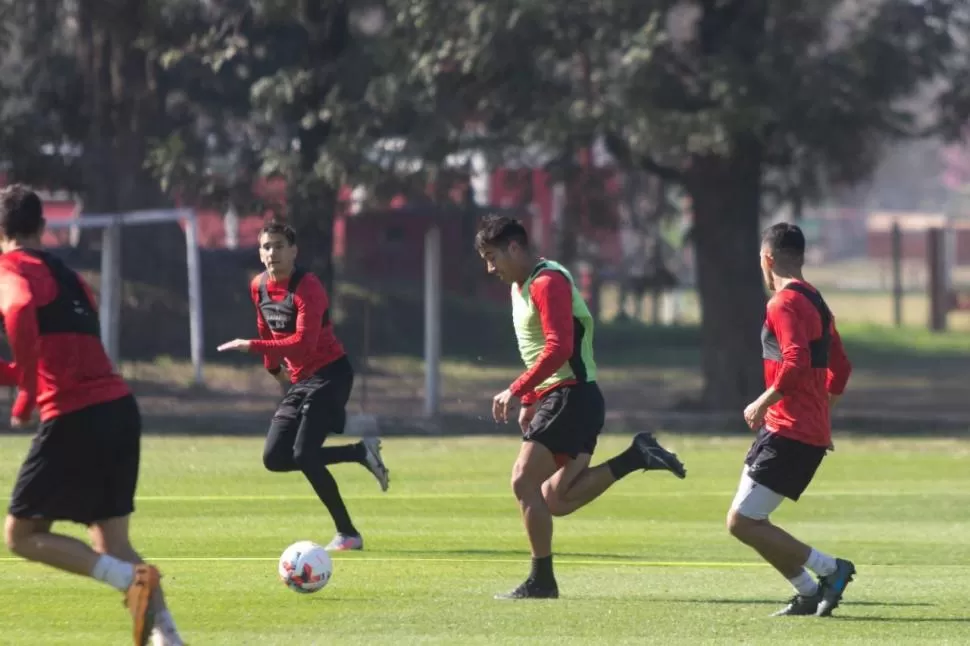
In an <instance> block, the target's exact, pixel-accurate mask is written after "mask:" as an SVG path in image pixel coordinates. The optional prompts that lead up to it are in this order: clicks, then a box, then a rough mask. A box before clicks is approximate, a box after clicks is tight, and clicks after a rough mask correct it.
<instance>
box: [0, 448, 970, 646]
mask: <svg viewBox="0 0 970 646" xmlns="http://www.w3.org/2000/svg"><path fill="white" fill-rule="evenodd" d="M661 439H662V441H664V442H666V443H668V444H670V445H672V446H673V448H675V449H676V450H678V451H679V452H680V454H681V456H682V457H683V458H684V460H685V462H686V463H687V467H688V470H689V475H688V479H687V480H685V481H679V480H676V479H675V478H673V477H671V476H669V475H668V474H640V473H637V474H633V475H631V476H630V477H629V478H627V479H626V480H624V481H623V482H621V483H619V484H618V485H617V486H616V487H614V489H613V490H611V491H609V492H608V493H607V494H606V496H605V497H604V498H603V499H601V500H599V501H597V502H595V503H593V504H592V505H591V506H590V507H588V508H586V509H584V510H581V511H580V512H578V513H577V514H575V515H574V516H572V517H569V518H565V519H560V520H558V521H557V525H556V539H555V546H556V550H557V553H558V557H557V570H558V577H559V584H560V589H561V592H562V595H563V598H561V599H560V600H558V601H538V602H499V601H494V600H492V598H491V597H492V594H494V593H495V592H498V591H504V590H506V589H508V588H511V587H513V586H514V585H516V584H517V583H518V582H519V581H520V579H521V578H522V577H523V575H524V574H525V573H526V569H527V567H528V556H527V552H526V543H525V538H524V535H523V532H522V529H521V527H520V524H519V520H518V517H517V509H516V505H515V502H514V500H513V499H512V497H511V495H510V493H509V490H508V485H507V482H508V473H509V467H510V464H511V462H512V460H513V458H514V455H515V453H516V451H517V448H518V442H517V440H516V439H515V438H514V437H513V436H511V435H510V436H509V437H508V438H494V437H493V438H475V439H422V440H416V439H386V440H385V446H384V449H385V457H386V459H387V462H388V466H389V467H390V468H391V471H392V482H391V489H390V491H389V492H388V493H387V494H381V493H380V490H379V488H378V487H377V484H376V483H375V482H374V481H373V479H372V478H371V477H370V475H369V474H367V473H366V472H365V471H364V470H363V469H361V468H359V467H354V466H349V465H344V466H338V467H336V471H337V477H338V479H339V481H340V483H341V485H342V489H343V492H344V494H345V495H346V497H347V499H348V505H349V507H350V510H351V512H352V513H353V514H354V516H355V521H356V523H357V525H358V526H359V528H360V529H361V530H362V532H363V533H364V535H365V540H366V542H367V548H368V549H367V551H365V552H363V553H357V554H347V555H338V556H336V559H335V572H334V578H333V580H332V582H331V583H330V585H329V586H328V587H327V588H326V589H325V590H323V591H322V592H320V593H318V594H316V595H310V596H301V595H297V594H294V593H293V592H291V591H289V590H287V589H286V588H285V587H284V586H283V585H282V584H281V583H280V582H279V581H278V580H277V579H276V574H275V571H276V559H277V557H278V555H279V553H280V552H281V551H282V550H283V548H284V547H286V545H287V544H289V543H290V542H293V541H296V540H299V539H306V538H308V539H312V540H316V541H318V542H325V541H326V540H328V539H329V538H330V537H331V535H332V532H333V528H332V525H331V523H330V521H329V519H328V518H327V517H326V514H325V512H324V511H323V509H322V507H321V505H320V504H319V502H317V501H316V500H315V499H314V498H313V496H312V494H311V492H310V490H309V486H308V485H307V484H306V483H305V482H304V481H303V480H302V478H301V477H300V476H299V475H297V474H287V475H278V474H270V473H267V472H265V471H263V470H262V468H261V464H260V455H261V444H260V440H259V439H258V438H233V439H228V438H183V437H147V438H146V439H145V441H144V454H143V455H144V457H143V468H142V480H141V486H140V490H139V503H138V508H139V511H138V514H137V516H136V521H135V523H134V538H135V541H136V543H137V545H138V546H139V547H140V549H141V550H142V551H143V553H144V554H145V555H146V556H147V557H149V558H150V559H152V560H154V561H156V562H157V563H158V564H159V565H160V567H161V568H162V569H163V572H164V573H165V575H166V578H165V584H166V585H167V589H168V593H169V597H170V602H171V607H172V609H173V612H174V613H175V616H176V620H177V621H178V623H179V624H180V628H181V630H182V632H183V634H184V636H185V637H186V639H187V641H188V642H189V643H190V644H194V645H196V646H207V645H210V644H212V645H216V644H232V645H239V644H252V645H258V646H266V645H272V644H287V645H289V644H432V643H433V644H489V645H492V644H526V643H530V644H531V643H535V644H540V643H549V642H550V640H555V641H556V642H557V643H560V644H594V643H595V644H643V643H662V644H741V643H743V644H778V643H784V644H843V643H845V644H875V643H884V644H897V643H899V644H902V643H906V644H916V643H926V644H930V643H932V644H946V643H952V644H964V643H966V642H967V635H968V634H970V613H968V612H967V610H966V599H967V598H970V565H968V564H970V505H968V504H967V503H968V502H970V471H968V470H967V469H966V464H967V460H968V456H970V443H967V442H963V441H957V440H942V439H938V440H929V439H898V440H883V439H867V440H838V439H837V441H836V443H837V450H836V452H835V453H833V454H831V455H830V457H829V458H828V459H827V460H826V463H825V464H824V465H823V467H822V468H821V470H820V472H819V476H818V478H817V480H816V483H815V485H814V486H813V487H812V488H811V489H810V490H809V493H807V494H806V495H805V497H804V498H803V499H802V502H800V503H799V504H798V505H792V504H788V505H784V506H783V507H782V509H781V510H780V512H779V513H778V514H777V520H778V521H780V522H781V523H782V524H783V525H785V526H786V527H787V528H789V529H790V530H792V531H793V532H794V533H796V534H797V535H799V536H801V537H803V538H804V539H806V540H808V541H809V542H811V543H813V544H817V546H818V547H819V548H820V549H823V550H825V551H829V552H830V553H836V554H838V555H842V556H846V557H850V558H852V559H853V560H854V561H855V562H856V564H857V566H858V569H859V574H858V577H857V580H856V582H855V583H854V584H853V585H852V586H851V587H850V588H849V592H848V594H847V596H846V601H845V603H844V605H843V606H842V607H841V608H839V610H837V611H836V614H837V616H836V617H835V618H832V619H827V620H826V619H816V618H769V617H768V616H767V615H769V614H770V613H771V612H772V611H774V610H776V609H778V608H779V607H780V606H781V605H783V602H784V601H785V599H786V598H787V597H788V596H789V595H790V594H791V593H790V588H789V587H788V585H787V583H786V582H785V581H784V580H782V579H781V578H780V576H779V575H777V574H776V573H774V572H773V571H772V570H770V569H769V568H768V567H767V566H765V565H762V564H760V563H758V561H757V560H756V559H755V557H754V555H753V553H751V552H750V551H749V550H748V549H747V548H745V547H743V546H741V545H739V544H737V543H735V542H734V541H733V539H731V538H730V537H729V536H728V535H727V534H726V532H725V530H724V523H723V518H724V513H725V510H726V508H727V506H728V505H729V504H730V501H731V497H732V494H733V490H734V487H735V484H736V480H737V477H738V473H739V462H740V459H741V457H742V456H743V452H744V450H745V448H746V445H747V439H748V438H744V437H737V438H731V439H723V438H715V437H710V438H698V437H692V438H689V439H684V438H678V437H674V436H672V435H669V434H666V435H663V434H662V436H661ZM27 443H28V440H27V438H25V437H6V438H2V439H0V474H2V475H0V486H2V487H3V488H5V489H6V490H9V488H10V485H11V483H12V480H13V476H14V474H15V472H16V468H17V465H18V464H19V461H20V459H21V457H22V456H23V454H24V452H25V451H26V448H27ZM625 443H626V439H625V438H622V437H618V436H605V437H604V438H603V439H602V441H601V445H600V447H601V448H600V451H599V456H609V455H611V454H612V453H614V452H615V451H617V450H619V449H620V448H622V447H623V446H624V445H625ZM69 531H70V532H71V533H79V531H80V530H79V529H77V528H69ZM0 608H2V611H0V644H4V645H6V644H16V645H24V646H52V645H55V644H72V645H76V644H92V645H95V644H96V645H99V646H103V645H105V644H127V643H130V641H129V640H130V637H129V632H128V623H127V615H126V613H125V611H124V610H123V609H122V607H121V604H120V597H119V595H117V593H114V592H112V591H111V590H110V589H108V588H106V587H105V586H103V585H101V584H98V583H95V582H92V581H89V580H85V579H82V578H78V577H72V576H69V575H62V574H59V573H56V572H54V571H52V570H47V569H44V568H43V567H41V566H38V565H33V564H28V563H23V562H20V561H18V560H16V559H13V558H11V557H10V556H9V555H8V554H6V553H3V554H2V555H0Z"/></svg>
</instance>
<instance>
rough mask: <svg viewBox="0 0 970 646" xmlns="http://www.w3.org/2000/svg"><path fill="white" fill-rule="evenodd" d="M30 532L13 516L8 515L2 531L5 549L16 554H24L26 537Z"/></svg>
mask: <svg viewBox="0 0 970 646" xmlns="http://www.w3.org/2000/svg"><path fill="white" fill-rule="evenodd" d="M30 535H31V532H30V531H28V530H27V529H26V528H24V527H22V526H21V525H20V523H18V522H17V521H16V520H15V519H14V518H11V517H8V518H7V523H6V526H5V527H4V531H3V540H4V543H6V545H7V549H8V550H10V551H11V553H13V554H16V555H17V556H24V555H25V549H26V546H27V539H28V538H29V537H30Z"/></svg>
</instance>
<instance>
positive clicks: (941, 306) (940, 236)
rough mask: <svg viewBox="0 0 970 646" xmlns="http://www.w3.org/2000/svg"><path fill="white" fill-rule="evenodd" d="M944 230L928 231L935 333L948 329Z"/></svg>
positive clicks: (930, 322)
mask: <svg viewBox="0 0 970 646" xmlns="http://www.w3.org/2000/svg"><path fill="white" fill-rule="evenodd" d="M944 245H945V241H944V233H943V229H941V228H939V227H933V228H931V229H929V230H928V231H927V239H926V260H927V262H928V263H929V285H928V286H927V287H928V290H927V291H928V292H929V297H930V320H929V328H930V330H932V331H934V332H942V331H943V330H945V329H946V314H947V310H948V309H949V307H948V303H947V295H946V279H945V277H944V275H943V274H944V272H945V267H946V249H945V247H944Z"/></svg>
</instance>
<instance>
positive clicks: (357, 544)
mask: <svg viewBox="0 0 970 646" xmlns="http://www.w3.org/2000/svg"><path fill="white" fill-rule="evenodd" d="M323 549H325V550H327V551H328V552H346V551H347V550H362V549H364V539H363V538H361V536H360V534H357V535H356V536H355V535H353V534H341V533H339V532H338V533H337V535H336V536H334V537H333V540H331V541H330V542H329V543H327V546H326V547H325V548H323Z"/></svg>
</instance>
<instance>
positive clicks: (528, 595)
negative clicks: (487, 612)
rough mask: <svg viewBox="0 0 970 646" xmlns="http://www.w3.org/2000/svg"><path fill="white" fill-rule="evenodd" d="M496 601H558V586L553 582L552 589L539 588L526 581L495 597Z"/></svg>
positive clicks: (528, 580) (546, 587)
mask: <svg viewBox="0 0 970 646" xmlns="http://www.w3.org/2000/svg"><path fill="white" fill-rule="evenodd" d="M495 598H496V599H558V598H559V586H557V585H556V583H555V582H553V584H552V587H549V586H540V585H538V584H536V583H535V582H534V581H532V580H531V579H526V580H525V582H524V583H522V585H520V586H519V587H517V588H516V589H515V590H512V591H510V592H503V593H501V594H497V595H495Z"/></svg>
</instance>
